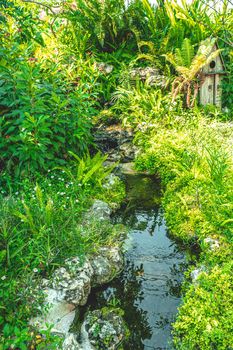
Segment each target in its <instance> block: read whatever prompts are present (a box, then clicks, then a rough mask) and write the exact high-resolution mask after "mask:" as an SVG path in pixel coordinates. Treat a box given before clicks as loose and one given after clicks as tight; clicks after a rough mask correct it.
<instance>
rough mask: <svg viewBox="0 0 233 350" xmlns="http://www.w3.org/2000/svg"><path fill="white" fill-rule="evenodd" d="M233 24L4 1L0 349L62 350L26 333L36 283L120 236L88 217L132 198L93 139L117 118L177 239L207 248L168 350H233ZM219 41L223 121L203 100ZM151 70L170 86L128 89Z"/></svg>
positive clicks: (109, 0)
mask: <svg viewBox="0 0 233 350" xmlns="http://www.w3.org/2000/svg"><path fill="white" fill-rule="evenodd" d="M232 21H233V12H232V2H231V1H221V2H219V4H216V3H215V2H211V3H210V2H209V1H204V0H193V1H191V2H186V1H180V2H179V1H175V0H174V1H172V2H171V1H166V0H165V1H160V0H159V1H157V4H156V5H151V3H150V2H149V1H148V0H132V1H128V2H125V1H115V0H104V1H99V0H88V1H82V0H77V1H70V0H68V1H66V2H59V1H55V0H46V1H43V2H42V1H41V2H39V1H33V0H32V1H27V0H12V1H8V0H3V1H1V4H0V40H1V46H0V171H1V178H0V185H1V188H0V208H1V209H0V211H1V213H0V214H1V215H0V263H1V274H0V282H1V291H0V299H1V304H0V310H1V311H0V349H13V348H18V349H27V348H31V349H33V348H36V349H47V348H48V347H49V348H51V349H52V348H54V349H58V348H61V340H60V339H58V338H56V337H52V336H51V334H50V332H49V330H48V332H47V333H46V337H45V339H46V342H47V343H46V342H44V341H43V342H41V341H40V337H39V335H38V334H37V333H36V332H34V331H32V330H31V329H29V327H28V320H29V319H30V318H31V317H32V316H33V315H35V314H37V313H38V312H40V311H41V305H42V303H43V298H44V296H43V295H42V293H40V291H39V290H38V291H37V285H38V281H39V280H40V279H41V278H42V277H43V276H47V275H49V274H50V273H51V271H53V269H54V268H56V267H57V266H60V264H61V262H62V261H64V259H65V258H67V257H70V256H72V255H73V254H76V255H79V256H80V257H81V258H82V259H85V256H86V254H88V253H90V252H93V251H95V250H96V249H98V247H99V246H101V245H104V244H109V245H114V244H118V243H117V239H118V238H119V232H118V230H117V227H116V228H115V227H113V226H112V225H110V224H106V225H105V224H104V225H102V224H101V225H100V224H99V223H98V222H96V221H95V220H93V222H92V223H91V224H89V226H88V225H85V220H84V219H83V214H84V213H85V211H86V210H87V209H88V208H89V207H90V205H91V203H92V201H93V199H94V198H95V199H102V200H104V201H106V202H108V203H109V204H110V205H111V206H112V207H116V206H117V205H119V203H120V202H121V200H122V198H123V196H124V187H123V185H122V183H121V182H120V181H119V182H117V183H116V184H115V185H114V186H115V187H114V188H109V187H108V186H106V185H105V181H106V178H107V177H108V175H109V173H110V172H111V170H113V168H111V167H110V168H106V167H105V166H104V163H105V161H106V160H107V156H103V155H101V154H100V153H98V152H97V150H96V147H95V144H94V141H93V140H94V137H93V136H94V135H93V130H94V129H93V126H94V125H95V123H96V122H97V123H99V122H102V123H111V122H112V120H113V121H114V123H118V124H121V125H123V126H124V127H125V126H126V127H128V128H131V129H132V130H133V132H134V143H135V145H136V146H137V147H138V149H139V153H138V156H137V159H136V167H137V169H139V170H146V171H149V172H150V173H152V174H155V173H156V174H157V173H159V174H160V177H161V181H162V184H163V188H164V196H163V205H164V209H165V215H166V220H167V225H168V227H169V229H170V230H171V233H172V234H173V236H175V237H176V238H177V239H180V240H182V241H184V242H185V243H186V244H189V245H192V244H198V245H199V246H200V248H201V254H200V258H199V260H198V261H197V269H198V271H199V275H198V277H197V279H193V278H192V271H191V270H190V271H187V274H186V282H185V283H184V286H183V302H182V305H181V307H180V309H179V313H178V315H177V319H176V321H175V323H174V325H173V343H174V347H175V348H176V349H181V350H183V349H184V350H192V349H193V350H194V349H200V350H202V349H203V350H216V349H222V350H230V349H231V348H232V344H233V338H232V325H233V314H232V310H233V300H232V295H233V291H232V288H233V285H232V284H233V281H232V273H231V271H232V253H233V251H232V243H233V242H232V240H233V238H232V237H233V221H232V209H233V204H232V203H233V181H232V179H233V174H232V173H233V163H232V159H233V158H232V156H233V155H232V142H233V126H232V99H233V97H232V72H233V64H232V58H233V54H232ZM215 42H217V43H218V47H219V50H221V54H222V57H223V59H224V62H225V68H226V72H227V73H228V74H226V75H225V76H224V77H223V81H222V90H223V94H222V106H223V109H222V110H220V109H219V108H216V107H214V106H210V105H209V106H208V105H207V106H205V107H204V106H200V105H199V100H198V89H199V87H200V84H201V82H200V80H199V72H200V69H201V68H202V67H203V65H204V64H206V63H207V62H209V60H210V59H213V58H214V57H215V56H216V55H217V54H219V52H214V53H213V52H211V46H212V45H213V43H215ZM146 67H150V68H153V69H155V70H157V71H158V72H159V74H160V75H161V76H164V81H165V83H164V84H163V86H162V87H161V86H159V85H156V84H154V85H153V84H150V79H149V78H150V76H149V75H148V76H146V77H144V79H140V77H139V76H138V77H136V78H134V79H132V74H131V72H132V70H137V69H142V70H143V69H145V68H146ZM187 107H188V108H187ZM211 242H212V243H211ZM214 242H215V243H214Z"/></svg>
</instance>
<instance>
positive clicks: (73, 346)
mask: <svg viewBox="0 0 233 350" xmlns="http://www.w3.org/2000/svg"><path fill="white" fill-rule="evenodd" d="M76 338H77V337H76V336H75V335H74V334H73V333H70V334H68V335H67V336H66V338H65V340H64V342H63V344H62V349H63V350H82V347H81V346H80V344H79V343H78V341H77V339H76Z"/></svg>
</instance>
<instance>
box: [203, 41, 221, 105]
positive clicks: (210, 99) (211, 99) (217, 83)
mask: <svg viewBox="0 0 233 350" xmlns="http://www.w3.org/2000/svg"><path fill="white" fill-rule="evenodd" d="M215 50H218V46H217V44H215V45H214V46H213V49H212V51H215ZM225 74H226V69H225V65H224V62H223V58H222V56H221V54H219V55H218V56H217V57H215V58H214V59H213V60H212V61H211V62H210V63H208V64H207V65H205V66H204V67H203V68H202V71H201V86H200V103H201V104H202V105H206V104H212V105H216V106H218V107H220V108H221V105H222V87H221V80H222V77H223V75H225Z"/></svg>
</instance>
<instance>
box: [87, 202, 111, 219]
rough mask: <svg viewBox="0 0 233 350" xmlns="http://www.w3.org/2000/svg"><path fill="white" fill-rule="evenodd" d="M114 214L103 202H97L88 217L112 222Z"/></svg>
mask: <svg viewBox="0 0 233 350" xmlns="http://www.w3.org/2000/svg"><path fill="white" fill-rule="evenodd" d="M111 213H112V210H111V208H110V207H109V205H108V204H107V203H105V202H103V201H101V200H95V201H94V203H93V205H92V207H91V209H90V210H89V212H88V216H90V215H92V216H93V217H94V218H95V219H97V220H101V221H102V220H110V215H111Z"/></svg>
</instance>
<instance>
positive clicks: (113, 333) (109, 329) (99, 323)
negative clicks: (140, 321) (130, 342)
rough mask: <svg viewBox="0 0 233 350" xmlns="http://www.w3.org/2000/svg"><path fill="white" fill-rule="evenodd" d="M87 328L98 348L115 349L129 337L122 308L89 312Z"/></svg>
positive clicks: (103, 349)
mask: <svg viewBox="0 0 233 350" xmlns="http://www.w3.org/2000/svg"><path fill="white" fill-rule="evenodd" d="M84 324H85V330H86V332H87V334H88V338H89V341H90V343H91V344H92V345H93V346H94V348H96V349H101V350H115V349H117V348H118V347H119V345H120V344H121V343H122V342H123V341H124V339H125V338H126V337H127V328H126V326H125V323H124V320H123V318H122V315H121V310H120V309H110V308H103V309H101V310H95V311H92V312H89V313H88V314H87V316H86V318H85V322H84Z"/></svg>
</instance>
